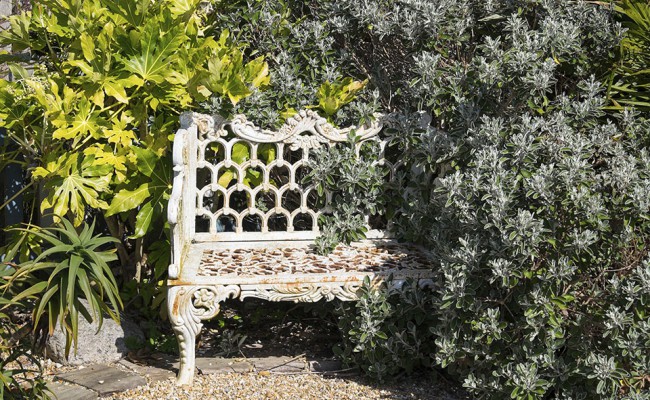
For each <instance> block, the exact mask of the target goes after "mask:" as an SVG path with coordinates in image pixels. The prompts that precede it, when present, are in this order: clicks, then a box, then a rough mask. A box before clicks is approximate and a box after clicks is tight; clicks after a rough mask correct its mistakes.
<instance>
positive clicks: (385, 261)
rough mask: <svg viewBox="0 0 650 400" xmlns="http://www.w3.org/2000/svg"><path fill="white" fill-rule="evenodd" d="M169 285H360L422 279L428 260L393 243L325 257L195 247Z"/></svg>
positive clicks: (282, 247) (297, 250)
mask: <svg viewBox="0 0 650 400" xmlns="http://www.w3.org/2000/svg"><path fill="white" fill-rule="evenodd" d="M188 253H189V255H188V256H187V258H186V261H185V262H184V263H183V270H182V271H181V274H180V277H179V278H178V279H177V280H174V281H171V282H170V283H171V284H173V285H182V284H188V285H196V284H202V285H205V284H221V285H224V284H226V285H227V284H239V285H246V284H249V285H252V284H264V283H266V284H285V283H301V282H306V283H311V282H334V281H339V282H351V281H357V282H362V281H363V280H364V278H366V277H369V278H370V279H371V280H375V279H376V278H383V279H385V278H388V277H389V276H392V278H393V280H404V279H407V278H413V279H420V278H425V277H427V276H429V275H430V273H431V269H430V268H431V267H430V266H431V263H432V257H431V255H430V254H429V253H428V252H426V251H425V250H424V249H422V248H420V247H417V246H414V245H412V244H402V243H397V242H395V241H385V240H382V241H363V242H355V243H351V244H350V245H339V246H338V247H337V248H336V249H335V250H334V251H333V252H332V253H330V254H329V255H319V254H317V253H316V252H315V251H314V249H313V247H311V246H309V244H308V243H304V242H303V243H300V242H299V243H290V244H287V243H286V242H285V243H282V244H279V243H277V242H252V243H251V242H249V243H246V247H233V246H232V243H228V242H218V243H212V242H210V243H194V244H192V245H191V246H190V249H189V252H188Z"/></svg>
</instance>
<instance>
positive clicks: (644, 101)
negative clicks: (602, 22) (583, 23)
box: [608, 0, 650, 111]
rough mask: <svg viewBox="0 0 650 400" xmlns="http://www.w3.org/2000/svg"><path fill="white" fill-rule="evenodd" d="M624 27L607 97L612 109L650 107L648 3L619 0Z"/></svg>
mask: <svg viewBox="0 0 650 400" xmlns="http://www.w3.org/2000/svg"><path fill="white" fill-rule="evenodd" d="M614 10H615V11H616V13H617V15H618V16H619V18H620V19H621V20H622V24H623V26H624V27H625V28H626V29H627V31H626V32H625V37H624V38H623V40H622V41H621V47H620V50H621V54H620V61H619V62H618V63H617V65H616V68H615V69H614V70H613V71H612V74H611V77H610V84H609V91H608V92H609V98H610V100H611V102H612V108H616V109H621V108H624V107H635V108H636V109H638V110H642V111H648V110H650V4H649V3H648V2H647V1H646V0H622V1H617V2H616V3H615V6H614Z"/></svg>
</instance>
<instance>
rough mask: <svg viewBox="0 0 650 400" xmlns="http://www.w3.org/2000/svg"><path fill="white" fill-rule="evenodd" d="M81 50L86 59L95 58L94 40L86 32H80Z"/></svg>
mask: <svg viewBox="0 0 650 400" xmlns="http://www.w3.org/2000/svg"><path fill="white" fill-rule="evenodd" d="M80 40H81V51H82V52H83V55H84V58H85V59H86V61H92V60H94V59H95V41H94V39H93V38H91V37H90V36H88V34H87V33H86V32H84V33H82V34H81V38H80Z"/></svg>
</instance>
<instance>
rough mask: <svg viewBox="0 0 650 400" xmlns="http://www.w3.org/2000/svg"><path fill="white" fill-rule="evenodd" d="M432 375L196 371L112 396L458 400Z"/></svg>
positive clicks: (148, 399) (186, 399)
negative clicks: (184, 381)
mask: <svg viewBox="0 0 650 400" xmlns="http://www.w3.org/2000/svg"><path fill="white" fill-rule="evenodd" d="M443 387H444V384H443V385H441V384H434V383H433V382H431V380H430V379H428V378H424V377H420V378H409V379H406V380H400V381H399V382H397V383H393V384H389V385H377V384H372V383H370V382H368V381H365V380H364V379H362V378H359V377H346V378H330V377H325V376H322V375H317V374H309V375H263V374H258V373H249V374H236V373H232V374H219V375H197V376H195V378H194V383H193V384H192V385H191V386H182V387H177V386H175V385H174V382H173V380H171V379H169V380H166V381H160V382H156V383H154V384H151V385H148V386H146V387H139V388H136V389H133V390H129V391H126V392H122V393H118V394H115V395H114V396H113V397H109V398H110V399H115V400H117V399H120V400H122V399H129V400H139V399H143V400H154V399H155V400H162V399H169V400H203V399H217V398H219V399H247V400H248V399H251V400H254V399H265V400H270V399H281V400H285V399H286V400H291V399H319V400H320V399H354V400H357V399H424V400H428V399H431V400H443V399H444V400H456V399H460V398H461V397H460V396H458V395H451V394H449V393H450V392H447V391H446V390H445V389H443Z"/></svg>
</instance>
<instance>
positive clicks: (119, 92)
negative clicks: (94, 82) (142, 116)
mask: <svg viewBox="0 0 650 400" xmlns="http://www.w3.org/2000/svg"><path fill="white" fill-rule="evenodd" d="M103 85H104V92H106V95H107V96H111V97H113V98H114V99H115V100H117V101H119V102H120V103H124V104H128V102H129V97H128V96H127V95H126V90H125V89H124V86H122V85H121V84H120V83H118V82H116V81H115V80H113V79H107V80H105V81H104V82H103Z"/></svg>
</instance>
